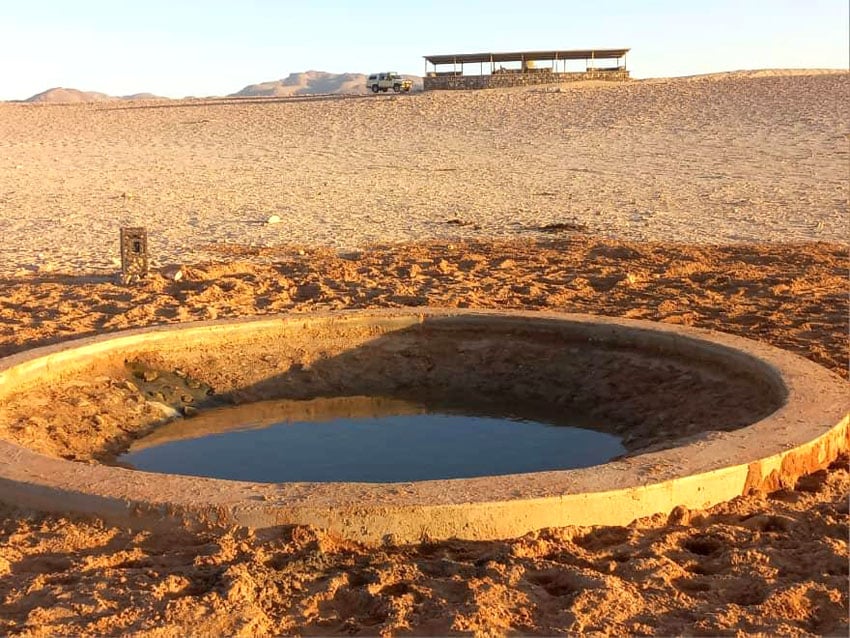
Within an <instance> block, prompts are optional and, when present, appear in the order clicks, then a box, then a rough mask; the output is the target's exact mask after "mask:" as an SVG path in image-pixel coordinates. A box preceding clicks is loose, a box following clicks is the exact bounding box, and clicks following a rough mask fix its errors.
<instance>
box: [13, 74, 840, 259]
mask: <svg viewBox="0 0 850 638" xmlns="http://www.w3.org/2000/svg"><path fill="white" fill-rule="evenodd" d="M600 84H602V83H595V84H593V85H590V86H581V85H575V86H566V87H564V88H563V89H562V91H561V92H558V93H555V92H551V91H541V90H539V89H538V90H532V91H528V90H523V91H515V90H514V91H503V92H492V91H486V92H482V91H473V92H435V93H424V94H415V95H414V94H411V95H403V96H383V95H381V96H368V97H353V98H352V97H349V98H342V97H329V98H269V99H250V98H247V99H242V100H239V99H229V100H217V101H216V100H214V101H188V102H164V103H159V104H150V103H144V104H135V103H119V104H115V103H93V104H84V105H76V104H71V105H49V104H48V105H38V104H0V215H2V217H3V220H4V227H3V233H2V234H0V260H2V261H0V272H4V273H14V272H17V271H21V270H26V269H36V270H39V269H40V270H41V271H50V270H54V271H55V270H68V269H71V270H74V271H80V270H91V269H99V270H104V269H111V268H113V267H114V265H115V264H114V261H113V260H114V259H115V258H116V247H117V236H118V227H119V226H122V225H130V226H135V225H140V226H146V227H148V229H149V232H150V241H151V249H152V254H153V257H154V259H155V260H157V261H158V262H159V263H162V264H165V263H169V262H173V261H175V260H182V261H192V262H203V261H206V260H208V259H209V258H210V257H211V255H210V254H209V253H208V252H207V251H205V250H203V245H204V244H208V243H221V242H237V243H241V244H248V245H255V246H267V245H274V244H276V243H279V242H281V241H286V242H295V243H300V244H312V245H323V246H334V247H338V248H355V247H362V246H363V245H365V244H368V243H372V242H387V241H393V242H394V241H408V240H413V241H417V240H422V239H427V238H454V237H458V236H463V237H467V238H473V237H480V236H487V237H516V236H517V235H520V236H523V235H525V236H536V235H539V233H540V228H541V227H545V226H549V225H552V224H578V225H581V226H583V227H586V228H587V229H588V230H589V231H590V232H592V233H594V234H595V235H596V236H599V237H609V238H615V239H638V240H643V239H659V240H679V241H688V242H699V243H706V242H730V241H765V240H767V241H804V240H818V241H843V240H844V237H845V235H846V230H847V228H846V223H845V222H846V202H847V199H848V193H850V190H848V189H850V185H848V181H847V165H848V157H849V156H848V133H850V126H848V117H847V109H846V105H847V101H848V96H849V95H850V74H847V73H832V74H816V75H777V76H766V77H762V76H757V77H747V76H743V75H741V74H737V75H735V74H731V75H730V74H726V75H721V76H719V77H702V78H687V79H681V80H651V81H640V82H632V83H610V84H607V85H604V84H603V85H600ZM272 215H277V216H279V217H280V218H281V219H282V222H281V223H279V224H273V225H269V224H266V223H265V221H266V220H267V219H268V218H269V217H270V216H272ZM452 221H453V222H455V223H449V222H452ZM33 228H38V232H37V233H33ZM69 237H73V241H68V238H69Z"/></svg>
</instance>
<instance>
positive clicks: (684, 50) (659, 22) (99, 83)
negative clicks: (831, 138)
mask: <svg viewBox="0 0 850 638" xmlns="http://www.w3.org/2000/svg"><path fill="white" fill-rule="evenodd" d="M848 24H850V11H848V0H715V1H713V2H711V1H703V2H691V1H690V0H633V1H631V2H629V1H626V0H602V1H601V2H594V1H591V0H583V1H580V2H579V1H575V0H559V1H556V2H536V3H528V2H521V1H519V0H514V1H511V2H508V1H503V0H491V1H489V2H484V1H478V0H454V1H448V0H431V1H429V0H419V1H406V0H397V1H396V2H393V1H391V0H359V1H356V2H355V1H349V2H345V1H343V0H67V1H62V0H0V100H19V99H26V98H28V97H30V96H31V95H34V94H36V93H39V92H41V91H44V90H46V89H49V88H52V87H56V86H62V87H65V88H74V89H80V90H83V91H100V92H103V93H108V94H110V95H128V94H132V93H140V92H151V93H156V94H158V95H164V96H167V97H184V96H187V95H195V96H206V95H226V94H228V93H235V92H236V91H238V90H240V89H241V88H243V87H244V86H246V85H248V84H255V83H259V82H265V81H270V80H277V79H280V78H284V77H286V76H287V75H289V74H290V73H295V72H300V71H307V70H310V69H313V70H320V71H330V72H334V73H341V72H355V73H369V72H374V71H380V70H394V71H400V72H401V73H410V74H415V75H422V74H423V72H424V62H423V59H422V56H423V55H427V54H437V53H478V52H489V51H519V50H540V49H584V48H616V47H630V48H631V49H632V51H631V52H630V53H629V56H628V66H629V70H630V71H631V72H632V76H633V77H637V78H645V77H661V76H677V75H693V74H699V73H711V72H715V71H733V70H738V69H761V68H844V69H847V68H848V58H849V57H850V44H848V42H850V27H848Z"/></svg>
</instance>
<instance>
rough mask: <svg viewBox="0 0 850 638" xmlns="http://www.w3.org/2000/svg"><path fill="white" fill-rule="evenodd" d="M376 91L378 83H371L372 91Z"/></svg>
mask: <svg viewBox="0 0 850 638" xmlns="http://www.w3.org/2000/svg"><path fill="white" fill-rule="evenodd" d="M377 92H378V85H377V84H373V85H372V93H377Z"/></svg>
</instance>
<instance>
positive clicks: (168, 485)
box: [0, 308, 850, 543]
mask: <svg viewBox="0 0 850 638" xmlns="http://www.w3.org/2000/svg"><path fill="white" fill-rule="evenodd" d="M429 320H440V321H441V322H445V321H446V320H450V321H455V322H458V323H460V324H467V325H468V324H469V323H476V324H486V323H488V322H493V321H496V322H509V323H511V324H515V325H517V326H520V325H528V324H529V322H532V323H534V324H535V325H538V326H539V325H549V326H555V327H557V326H559V325H560V326H564V327H565V326H569V327H570V329H571V330H581V331H585V332H586V334H587V339H588V341H590V342H593V341H594V340H596V341H605V340H606V339H607V340H610V341H611V342H612V343H613V342H616V343H630V344H633V345H634V344H637V345H638V346H650V347H653V346H654V347H658V346H661V347H662V349H664V350H667V351H668V352H669V351H676V352H680V353H683V354H689V353H690V354H693V353H697V354H700V353H701V354H702V355H705V354H706V353H709V354H710V355H711V356H714V357H723V358H724V359H729V360H730V361H731V362H732V363H733V364H734V365H743V366H747V367H748V368H749V370H750V371H751V372H754V373H755V374H757V375H761V378H762V379H763V380H764V381H766V382H767V384H768V385H770V386H771V387H773V388H774V389H775V390H776V391H778V392H779V393H780V394H784V397H785V398H784V401H783V402H782V405H781V407H779V408H778V409H777V410H776V411H775V412H773V413H772V414H770V415H769V416H767V417H766V418H764V419H761V420H760V421H758V422H756V423H753V424H751V425H749V426H746V427H744V428H741V429H738V430H734V431H731V432H717V433H713V434H712V436H710V437H698V438H697V439H696V440H690V441H686V442H685V443H683V444H682V445H681V446H679V447H674V448H670V449H665V450H662V451H658V452H649V453H645V454H640V455H637V456H634V457H628V458H625V459H621V460H617V461H612V462H609V463H605V464H603V465H598V466H594V467H590V468H583V469H576V470H562V471H548V472H536V473H527V474H513V475H506V476H494V477H478V478H470V479H451V480H435V481H420V482H413V483H392V484H364V483H279V484H266V483H249V482H241V481H227V480H220V479H210V478H202V477H192V476H178V475H168V474H153V473H147V472H141V471H135V470H127V469H123V468H119V467H113V466H105V465H97V464H83V463H76V462H72V461H66V460H63V459H59V458H54V457H49V456H46V455H43V454H38V453H36V452H33V451H31V450H28V449H26V448H23V447H21V446H18V445H15V444H13V443H11V442H8V441H4V440H0V500H3V501H5V502H7V503H10V504H13V505H17V506H20V507H25V508H33V509H39V510H44V511H54V512H76V513H87V514H95V515H98V516H101V517H102V518H104V519H105V520H107V521H110V522H115V523H118V524H128V525H131V526H137V527H143V528H153V529H156V528H162V527H169V526H173V525H175V524H180V525H185V526H189V527H196V528H197V527H207V526H232V525H244V526H248V527H254V528H265V527H273V526H278V525H312V526H315V527H319V528H323V529H325V530H327V531H329V532H331V533H334V534H338V535H340V536H343V537H346V538H350V539H352V540H357V541H361V542H365V543H380V542H388V541H391V542H415V541H419V540H422V539H445V538H463V539H474V540H484V539H499V538H510V537H515V536H519V535H522V534H524V533H527V532H529V531H532V530H536V529H542V528H545V527H560V526H567V525H581V526H586V525H625V524H628V523H630V522H631V521H633V520H634V519H636V518H641V517H644V516H650V515H654V514H658V513H666V512H669V511H671V510H672V509H673V508H675V507H677V506H685V507H688V508H692V509H694V508H696V509H701V508H705V507H709V506H712V505H715V504H717V503H720V502H723V501H728V500H730V499H732V498H735V497H736V496H740V495H743V494H746V493H747V492H749V491H751V490H772V489H778V488H780V487H788V486H793V484H794V482H795V481H796V479H797V477H799V476H801V475H802V474H805V473H807V472H810V471H813V470H816V469H819V468H822V467H825V466H826V465H828V464H829V463H830V462H832V461H833V460H835V458H837V456H838V455H839V454H841V453H842V452H843V451H846V450H847V449H848V436H850V416H848V393H847V388H848V384H847V383H846V382H845V381H844V380H843V379H841V378H840V377H838V376H837V375H834V374H833V373H831V372H830V371H828V370H826V369H825V368H823V367H821V366H819V365H817V364H815V363H813V362H811V361H809V360H807V359H804V358H802V357H800V356H797V355H794V354H791V353H789V352H786V351H783V350H780V349H778V348H774V347H772V346H769V345H766V344H763V343H759V342H755V341H751V340H748V339H744V338H742V337H736V336H733V335H728V334H725V333H719V332H714V331H708V330H702V329H695V328H685V327H682V326H674V325H668V324H660V323H654V322H648V321H637V320H629V319H620V318H613V317H602V316H595V315H576V314H559V313H551V312H505V311H486V310H458V309H430V308H410V309H394V310H354V311H339V312H329V313H317V314H310V315H306V314H305V315H299V314H289V315H276V316H265V317H259V318H257V317H255V318H247V319H235V320H221V321H212V322H199V323H189V324H175V325H161V326H154V327H148V328H141V329H136V330H130V331H124V332H120V333H112V334H108V335H101V336H96V337H89V338H84V339H79V340H75V341H70V342H65V343H61V344H56V345H52V346H47V347H43V348H37V349H33V350H30V351H26V352H22V353H19V354H16V355H12V356H10V357H6V358H4V359H2V360H0V401H2V398H3V396H5V395H6V394H8V393H10V392H12V391H13V390H14V389H15V387H16V386H18V385H20V384H24V383H27V382H31V381H32V380H34V379H39V380H40V381H41V382H44V381H45V380H49V379H50V378H51V377H55V376H57V375H59V374H60V373H61V372H62V371H63V370H67V369H68V368H73V366H75V365H81V364H82V362H84V361H86V360H88V359H89V358H90V357H92V356H96V355H99V354H100V355H102V354H104V353H106V352H114V351H120V350H122V349H125V348H132V347H138V346H139V345H140V344H144V345H145V346H146V347H154V346H159V347H163V346H165V345H166V344H167V343H168V342H169V341H170V340H174V339H175V338H177V339H181V340H185V339H208V338H221V337H223V336H226V335H228V334H234V333H239V332H244V331H257V330H268V329H274V328H283V327H284V326H286V325H287V324H288V323H291V324H295V323H297V324H299V325H302V326H305V327H306V326H310V325H312V326H320V325H324V324H326V325H335V326H339V325H347V324H355V325H356V324H360V325H363V324H369V323H370V322H371V323H375V322H377V323H381V324H382V325H390V326H393V327H395V326H397V327H398V329H401V328H404V327H408V326H411V325H415V324H419V323H423V322H426V323H427V322H428V321H429ZM583 334H584V333H583Z"/></svg>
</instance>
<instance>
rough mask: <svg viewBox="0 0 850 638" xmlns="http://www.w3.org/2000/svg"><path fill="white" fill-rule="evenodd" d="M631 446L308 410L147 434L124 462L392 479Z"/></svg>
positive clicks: (574, 458) (594, 435)
mask: <svg viewBox="0 0 850 638" xmlns="http://www.w3.org/2000/svg"><path fill="white" fill-rule="evenodd" d="M218 417H219V420H220V418H221V411H219V415H218ZM198 418H199V419H201V418H203V415H202V416H200V417H198ZM192 421H194V420H192ZM192 421H187V423H192ZM234 427H238V426H234ZM194 430H197V428H195V429H194ZM186 436H191V437H192V438H185V437H186ZM161 438H162V437H160V439H161ZM624 451H625V449H624V448H623V446H622V445H621V443H620V439H619V438H618V437H615V436H612V435H610V434H604V433H601V432H596V431H594V430H588V429H582V428H577V427H570V426H566V425H551V424H548V423H541V422H536V421H528V420H522V419H516V418H504V417H491V416H466V415H461V414H454V413H451V414H449V413H439V412H437V413H425V414H390V415H377V416H375V415H372V416H359V417H355V418H351V417H349V416H340V418H328V417H327V415H325V416H324V418H323V419H322V420H318V421H317V420H315V419H314V420H310V418H309V416H308V417H307V418H306V419H305V420H287V421H284V422H280V423H274V424H272V425H265V426H262V427H256V426H255V427H253V428H252V429H231V430H229V431H226V432H216V433H213V434H203V433H202V432H201V434H200V435H198V433H197V431H193V432H192V433H191V434H190V435H186V434H182V435H181V437H180V438H177V440H167V437H166V439H165V440H162V441H161V440H156V441H153V443H147V442H146V440H145V439H142V440H141V441H139V442H137V445H135V446H134V447H133V448H131V450H130V451H129V452H128V453H127V454H125V455H124V456H122V457H120V459H119V461H120V463H121V464H122V465H129V466H132V467H134V468H136V469H139V470H146V471H150V472H163V473H169V474H185V475H191V476H207V477H214V478H221V479H233V480H241V481H255V482H263V483H278V482H287V481H309V482H313V481H315V482H328V481H352V482H368V483H394V482H405V481H421V480H430V479H448V478H469V477H474V476H491V475H499V474H514V473H519V472H539V471H545V470H561V469H570V468H580V467H588V466H591V465H597V464H600V463H604V462H605V461H607V460H609V459H611V458H612V457H614V456H617V455H619V454H622V453H623V452H624Z"/></svg>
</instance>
